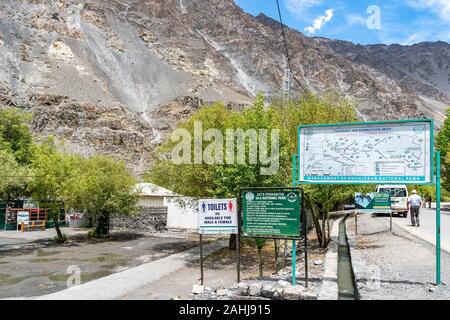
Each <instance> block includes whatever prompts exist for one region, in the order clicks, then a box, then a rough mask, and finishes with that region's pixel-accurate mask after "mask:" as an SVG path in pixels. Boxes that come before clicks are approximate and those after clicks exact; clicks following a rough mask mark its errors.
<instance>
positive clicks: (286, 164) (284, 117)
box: [146, 92, 361, 246]
mask: <svg viewBox="0 0 450 320" xmlns="http://www.w3.org/2000/svg"><path fill="white" fill-rule="evenodd" d="M356 120H357V118H356V110H355V107H354V103H353V102H352V101H349V100H348V99H346V98H344V97H342V96H339V95H337V94H335V93H332V92H330V93H325V94H322V95H316V94H313V93H307V94H305V95H304V96H302V97H301V99H300V100H299V101H290V102H287V103H286V102H282V101H274V102H272V103H271V104H270V105H269V106H265V105H264V98H263V96H262V95H258V96H257V97H256V99H255V102H254V104H253V105H252V106H248V107H246V108H244V109H243V110H242V111H237V110H228V109H227V108H226V107H224V106H223V105H222V104H218V103H216V104H213V105H211V106H205V107H203V108H201V109H200V110H199V111H198V112H197V113H195V114H194V115H192V116H191V117H190V118H189V119H188V120H187V121H184V122H182V123H180V124H178V126H177V129H184V130H185V132H186V133H188V134H190V135H191V136H193V135H194V124H195V122H196V121H201V122H202V124H203V130H204V131H205V130H207V129H210V128H216V129H219V130H220V131H221V132H222V134H223V136H226V130H227V129H243V130H247V129H267V130H269V131H270V130H272V129H276V130H278V131H279V142H280V143H279V153H278V154H279V156H278V161H279V169H278V170H277V171H276V172H275V174H273V175H261V172H260V169H261V167H263V164H262V163H261V161H258V162H257V163H256V164H249V161H248V160H249V153H248V152H247V154H246V162H245V164H236V163H235V164H227V163H224V164H213V165H211V164H205V163H200V164H193V163H190V164H189V163H188V164H175V163H173V162H171V161H170V160H171V158H170V153H171V151H172V150H173V149H174V147H176V145H177V143H179V141H178V140H175V141H170V140H169V141H167V142H165V143H164V144H163V145H162V146H161V147H160V149H159V150H158V151H159V156H160V158H159V160H158V161H157V162H156V163H155V164H154V165H153V168H152V170H151V171H150V172H149V173H148V174H147V176H146V179H148V180H150V181H151V182H153V183H156V184H158V185H161V186H164V187H166V188H168V189H172V190H174V191H176V192H178V193H181V194H184V195H188V196H194V197H237V196H238V195H239V189H240V187H271V186H272V187H274V186H288V185H290V184H291V155H292V154H294V153H297V127H298V125H301V124H319V123H340V122H353V121H356ZM224 145H225V143H224ZM270 145H271V141H269V142H268V146H270ZM193 146H194V144H193V142H192V143H191V149H190V150H193ZM248 146H249V145H248V141H247V140H246V150H248V149H249V148H248ZM235 147H236V146H235ZM206 148H208V143H206V144H203V146H202V151H203V152H204V151H205V149H206ZM270 149H271V148H270ZM235 151H237V150H236V148H235ZM356 188H358V187H348V186H347V187H344V186H333V187H331V186H330V187H324V186H308V187H306V188H305V192H306V194H305V196H306V199H305V203H306V205H307V208H308V209H310V210H311V211H312V213H313V221H314V226H315V229H316V232H317V235H318V237H319V241H320V243H321V244H322V245H323V246H326V244H327V242H328V239H329V237H328V236H327V234H328V233H329V232H326V230H325V226H326V225H328V211H329V210H331V209H334V208H336V207H337V206H338V205H339V204H341V203H342V202H343V201H344V200H346V199H348V198H349V197H350V196H351V197H352V196H353V193H354V192H355V190H357V189H356ZM359 190H361V187H359ZM334 191H336V192H334Z"/></svg>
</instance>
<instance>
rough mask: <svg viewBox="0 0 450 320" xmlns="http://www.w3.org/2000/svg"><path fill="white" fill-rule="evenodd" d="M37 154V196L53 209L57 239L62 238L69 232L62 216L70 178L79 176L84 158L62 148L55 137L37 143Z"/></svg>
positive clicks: (34, 187) (34, 183)
mask: <svg viewBox="0 0 450 320" xmlns="http://www.w3.org/2000/svg"><path fill="white" fill-rule="evenodd" d="M33 154H34V156H33V158H32V163H31V167H32V171H33V176H34V178H33V180H32V182H31V190H32V195H33V199H34V200H36V201H38V202H39V205H40V206H41V207H43V208H47V209H49V216H50V217H51V218H52V219H53V221H54V223H55V229H56V233H57V239H58V241H61V242H62V241H64V240H65V236H64V235H63V234H62V232H61V229H60V228H59V216H60V214H61V210H62V209H63V208H65V204H66V202H67V196H68V194H69V187H70V181H71V180H73V178H74V177H75V176H77V174H78V171H79V170H78V167H79V163H80V161H81V159H80V158H79V157H76V156H71V155H66V154H64V153H62V152H59V151H58V150H57V145H56V143H55V140H54V139H53V138H52V137H50V138H48V139H47V140H45V141H44V142H43V143H41V144H39V145H36V146H34V148H33Z"/></svg>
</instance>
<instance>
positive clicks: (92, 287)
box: [36, 240, 228, 300]
mask: <svg viewBox="0 0 450 320" xmlns="http://www.w3.org/2000/svg"><path fill="white" fill-rule="evenodd" d="M227 245H228V241H227V240H218V241H213V242H210V243H208V244H205V245H204V246H203V254H204V256H205V257H206V256H208V255H210V254H212V253H214V252H216V251H218V250H220V249H222V248H224V247H226V246H227ZM198 258H199V247H195V248H192V249H189V250H186V251H183V252H180V253H176V254H172V255H170V256H168V257H166V258H163V259H160V260H156V261H152V262H149V263H145V264H142V265H140V266H137V267H134V268H130V269H127V270H124V271H121V272H117V273H114V274H111V275H109V276H107V277H104V278H100V279H97V280H94V281H90V282H87V283H85V284H81V285H79V286H75V287H72V288H69V289H65V290H62V291H58V292H55V293H51V294H48V295H44V296H40V297H36V300H112V299H120V298H121V297H123V296H124V295H126V294H127V293H128V292H131V291H133V290H136V289H138V288H140V287H142V286H146V285H148V284H150V283H152V282H154V281H156V280H158V279H160V278H162V277H163V276H166V275H168V274H170V273H172V272H175V271H177V270H178V269H180V268H182V267H184V266H185V264H186V261H189V260H191V261H192V260H195V259H198Z"/></svg>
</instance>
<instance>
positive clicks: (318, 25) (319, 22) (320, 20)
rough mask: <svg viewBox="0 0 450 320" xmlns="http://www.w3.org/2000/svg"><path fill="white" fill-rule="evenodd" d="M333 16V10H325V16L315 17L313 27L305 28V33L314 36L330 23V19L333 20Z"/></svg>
mask: <svg viewBox="0 0 450 320" xmlns="http://www.w3.org/2000/svg"><path fill="white" fill-rule="evenodd" d="M333 16H334V10H333V9H328V10H325V15H323V16H320V17H317V18H316V19H314V22H313V25H312V26H309V27H306V28H305V31H306V32H307V33H308V34H314V33H315V32H316V31H317V30H320V29H322V27H323V26H324V25H325V24H326V23H327V22H330V21H331V19H333Z"/></svg>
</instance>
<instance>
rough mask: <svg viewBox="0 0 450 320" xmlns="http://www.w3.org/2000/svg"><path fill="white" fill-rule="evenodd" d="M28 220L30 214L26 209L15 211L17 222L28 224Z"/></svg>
mask: <svg viewBox="0 0 450 320" xmlns="http://www.w3.org/2000/svg"><path fill="white" fill-rule="evenodd" d="M29 221H30V215H29V213H28V211H17V224H21V223H22V222H23V223H24V224H28V222H29Z"/></svg>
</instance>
